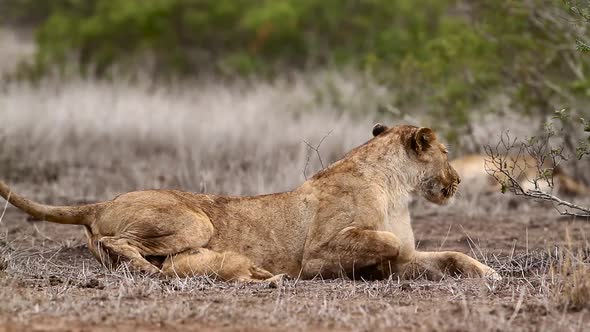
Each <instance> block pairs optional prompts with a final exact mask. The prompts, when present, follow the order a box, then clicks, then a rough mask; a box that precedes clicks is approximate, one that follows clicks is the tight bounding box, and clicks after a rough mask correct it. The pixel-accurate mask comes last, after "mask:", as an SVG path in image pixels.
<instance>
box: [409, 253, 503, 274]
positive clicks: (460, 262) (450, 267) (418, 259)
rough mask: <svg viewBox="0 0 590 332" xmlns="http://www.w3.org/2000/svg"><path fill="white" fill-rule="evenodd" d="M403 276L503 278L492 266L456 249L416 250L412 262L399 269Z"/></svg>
mask: <svg viewBox="0 0 590 332" xmlns="http://www.w3.org/2000/svg"><path fill="white" fill-rule="evenodd" d="M399 274H400V276H401V277H402V278H410V279H414V278H419V277H421V276H423V277H426V278H428V279H435V280H436V279H440V278H442V276H443V275H445V274H447V275H452V276H464V277H468V278H481V277H486V278H490V279H492V280H501V279H502V277H500V275H499V274H498V273H497V272H496V271H495V270H494V269H492V268H491V267H489V266H487V265H485V264H483V263H480V262H479V261H477V260H475V259H473V258H471V257H469V256H467V255H465V254H463V253H460V252H455V251H442V252H416V253H415V256H414V258H413V259H412V261H411V262H409V263H407V264H405V265H404V266H403V267H402V268H400V269H399Z"/></svg>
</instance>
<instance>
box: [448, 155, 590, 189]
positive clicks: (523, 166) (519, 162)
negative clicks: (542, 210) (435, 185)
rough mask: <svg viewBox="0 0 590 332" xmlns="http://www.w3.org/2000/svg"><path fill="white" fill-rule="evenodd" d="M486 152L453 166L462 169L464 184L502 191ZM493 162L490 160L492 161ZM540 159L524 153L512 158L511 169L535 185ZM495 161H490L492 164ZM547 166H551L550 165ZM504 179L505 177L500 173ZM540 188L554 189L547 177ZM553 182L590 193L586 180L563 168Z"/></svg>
mask: <svg viewBox="0 0 590 332" xmlns="http://www.w3.org/2000/svg"><path fill="white" fill-rule="evenodd" d="M488 159H489V158H488V157H487V156H484V155H479V154H471V155H466V156H463V157H461V158H457V159H454V160H452V161H451V166H453V168H454V169H455V170H456V171H457V173H459V175H460V176H461V179H462V180H463V186H469V187H470V188H477V190H478V191H480V192H483V193H491V192H500V189H501V185H500V184H499V183H498V181H496V180H495V179H494V178H493V177H492V176H491V175H490V174H488V172H487V171H486V160H488ZM488 164H489V163H488ZM536 165H537V162H536V161H535V160H534V159H533V158H532V157H530V156H521V157H519V158H517V159H516V163H515V162H514V161H512V159H511V158H508V160H507V164H506V167H507V169H509V170H510V169H514V172H513V173H514V176H515V177H517V180H518V181H519V184H520V185H521V186H522V187H523V189H524V190H528V189H534V184H533V182H532V180H533V179H534V178H535V177H536V176H537V174H538V170H537V166H536ZM492 166H493V165H491V164H489V165H488V168H490V167H492ZM545 167H550V165H546V166H545ZM500 179H502V177H501V176H500ZM538 185H539V188H540V189H541V190H544V191H551V190H552V189H551V188H550V187H549V186H548V183H547V181H545V180H540V181H538ZM553 185H554V189H555V191H556V192H557V193H559V194H561V195H570V196H571V195H580V196H583V195H590V188H588V187H587V186H586V185H584V184H583V183H581V182H579V181H576V180H575V179H573V178H572V177H570V176H569V175H567V174H566V173H565V172H564V171H563V170H562V169H561V168H559V167H558V168H556V169H555V171H554V172H553Z"/></svg>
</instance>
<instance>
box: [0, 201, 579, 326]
mask: <svg viewBox="0 0 590 332" xmlns="http://www.w3.org/2000/svg"><path fill="white" fill-rule="evenodd" d="M420 210H421V211H418V212H416V213H415V218H414V221H413V223H414V227H415V232H416V238H417V243H418V246H419V248H420V249H422V250H439V249H448V250H459V251H463V252H466V253H469V254H471V255H474V256H476V257H479V258H480V259H483V260H486V261H487V263H488V264H490V265H492V266H494V267H495V268H497V269H498V270H499V271H501V274H502V275H503V277H504V280H503V281H502V282H499V283H495V284H494V283H491V282H486V281H482V280H476V279H471V280H468V279H464V280H458V279H452V278H448V279H446V280H442V281H439V282H433V281H426V280H419V281H412V282H407V281H402V282H400V281H398V280H395V279H390V280H384V281H362V280H360V281H359V280H357V281H353V280H343V279H339V280H314V281H302V280H286V281H284V282H283V283H282V284H281V285H278V287H273V286H271V285H246V284H237V283H223V282H218V281H214V280H210V279H207V278H193V279H186V280H183V279H177V280H159V279H157V278H153V277H145V276H139V275H133V274H129V273H127V272H126V271H116V272H109V271H106V270H104V269H103V268H102V267H100V266H99V265H98V263H97V262H96V261H95V260H94V258H93V257H92V256H91V255H90V253H89V252H88V250H87V248H86V245H85V243H84V234H83V230H82V229H81V228H80V227H77V226H66V225H56V224H50V223H46V222H38V221H31V220H28V219H27V217H26V216H25V215H24V214H23V213H21V212H19V211H17V210H16V209H14V208H8V209H7V210H6V214H5V216H4V218H3V219H2V223H1V224H0V234H1V237H0V253H2V257H3V260H4V262H3V265H1V267H2V271H1V272H0V298H2V299H3V300H2V301H0V331H58V330H60V331H61V330H65V331H107V330H120V331H127V330H132V329H133V330H137V331H157V330H179V331H189V330H191V331H193V330H202V331H207V330H228V331H229V330H243V331H248V330H262V331H264V330H277V329H281V330H285V329H286V330H318V331H322V330H386V329H391V328H393V329H394V330H407V331H426V330H450V331H474V330H485V331H488V330H493V331H506V330H522V331H583V330H587V329H588V327H590V311H589V309H588V307H585V308H581V309H574V310H572V309H567V308H566V306H564V305H563V301H562V300H563V292H562V289H561V288H560V287H561V286H562V284H560V283H559V281H558V279H559V276H556V275H555V273H557V272H558V270H559V265H560V264H562V265H563V261H564V259H563V258H562V257H558V256H559V252H562V250H566V251H571V252H576V249H582V253H581V254H580V253H578V254H576V257H582V256H583V257H582V258H581V259H582V260H586V262H587V258H588V257H587V254H588V252H587V248H588V247H589V246H588V240H587V238H586V235H587V234H590V222H589V221H587V220H564V219H559V218H557V217H556V216H555V215H554V211H552V210H546V209H542V208H539V209H536V210H535V211H536V212H535V213H533V214H531V213H528V214H527V215H526V216H524V215H523V216H521V217H518V215H512V216H510V215H509V214H506V216H505V217H498V216H487V215H486V214H485V213H482V214H480V215H476V216H467V215H466V214H465V213H464V212H463V211H460V209H457V208H453V209H446V210H443V211H438V210H437V209H436V208H427V209H420ZM568 237H569V238H568ZM560 248H561V249H560ZM563 248H568V249H563ZM580 255H581V256H580ZM560 285H561V286H560Z"/></svg>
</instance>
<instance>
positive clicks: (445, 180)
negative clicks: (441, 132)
mask: <svg viewBox="0 0 590 332" xmlns="http://www.w3.org/2000/svg"><path fill="white" fill-rule="evenodd" d="M373 136H375V137H378V136H379V137H381V136H383V137H387V136H391V137H393V138H394V139H399V140H401V142H402V143H403V146H404V149H405V152H406V155H407V158H408V160H409V162H410V163H411V165H409V166H410V167H415V168H416V169H417V171H418V172H417V173H416V174H417V177H418V178H417V181H416V182H417V186H416V188H415V190H416V191H418V192H420V193H421V194H422V196H423V197H424V198H426V199H427V200H429V201H431V202H433V203H436V204H444V203H446V202H448V201H449V199H450V198H451V197H453V195H454V194H455V193H456V192H457V187H458V185H459V183H460V182H461V180H460V179H459V174H457V172H456V171H455V169H453V167H452V166H451V165H450V163H449V160H448V156H447V154H448V151H447V148H446V147H445V145H444V144H442V143H440V142H439V141H438V139H437V137H436V134H435V133H434V131H433V130H432V129H430V128H418V127H415V126H408V125H401V126H396V127H392V128H388V127H387V126H384V125H382V124H379V123H378V124H376V125H375V126H374V127H373Z"/></svg>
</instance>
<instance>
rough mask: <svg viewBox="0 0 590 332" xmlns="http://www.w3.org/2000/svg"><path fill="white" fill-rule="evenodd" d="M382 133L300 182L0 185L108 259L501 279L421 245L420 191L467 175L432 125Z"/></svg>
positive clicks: (184, 269) (222, 274)
mask: <svg viewBox="0 0 590 332" xmlns="http://www.w3.org/2000/svg"><path fill="white" fill-rule="evenodd" d="M373 136H374V138H372V139H371V140H369V141H368V142H366V143H365V144H363V145H361V146H359V147H357V148H355V149H353V150H352V151H350V152H349V153H348V154H347V155H345V156H344V157H343V158H342V159H341V160H339V161H337V162H335V163H334V164H332V165H331V166H329V167H328V168H326V169H324V170H322V171H320V172H318V173H317V174H315V175H314V176H313V178H311V179H309V180H308V181H306V182H304V183H303V184H302V185H301V186H300V187H298V188H296V189H295V190H293V191H290V192H284V193H277V194H271V195H263V196H255V197H227V196H215V195H203V194H194V193H188V192H182V191H175V190H147V191H137V192H130V193H127V194H123V195H120V196H118V197H116V198H115V199H113V200H112V201H107V202H101V203H96V204H89V205H82V206H47V205H41V204H38V203H35V202H32V201H30V200H28V199H25V198H23V197H22V196H20V195H17V194H15V193H12V192H11V191H10V189H9V188H8V187H7V186H6V184H4V183H2V182H0V195H2V197H4V198H6V199H7V200H8V201H9V202H10V203H12V204H13V205H14V206H16V207H18V208H19V209H21V210H23V211H25V212H26V213H28V214H30V215H32V216H34V217H36V218H39V219H44V220H47V221H51V222H56V223H62V224H74V225H83V226H84V227H85V229H86V235H87V237H88V248H89V249H90V251H92V253H93V254H94V256H95V257H96V258H97V259H98V260H99V261H100V262H101V263H102V264H103V265H105V266H107V267H115V266H117V265H119V264H120V263H121V262H126V263H127V264H128V266H129V267H130V268H131V269H133V270H137V271H144V272H148V273H158V274H163V275H166V276H181V277H184V276H192V275H209V276H217V277H219V278H221V279H223V280H241V281H257V280H265V279H268V278H271V277H273V276H275V275H279V274H287V275H289V276H292V277H300V278H305V279H309V278H314V277H316V276H319V277H323V278H332V277H339V276H344V275H347V276H351V277H355V271H362V270H363V269H372V270H373V273H374V272H375V271H377V272H379V273H381V276H388V275H390V274H391V273H395V274H397V275H398V276H400V277H416V276H418V275H420V274H421V275H425V276H426V277H430V278H440V277H441V276H442V275H443V274H444V273H452V274H461V275H463V276H469V277H483V276H488V277H491V278H494V279H499V278H500V277H499V275H498V274H497V273H496V272H495V271H494V270H493V269H491V268H490V267H488V266H486V265H484V264H482V263H480V262H478V261H477V260H475V259H473V258H471V257H469V256H467V255H465V254H462V253H459V252H449V251H445V252H420V251H416V250H415V245H414V234H413V232H412V226H411V224H410V212H409V210H408V203H409V201H410V197H411V195H412V194H413V193H419V194H421V195H422V196H423V197H425V198H426V199H428V200H429V201H432V202H434V203H437V204H444V203H445V202H447V201H448V200H449V199H450V198H451V197H452V196H453V195H454V194H455V191H456V190H457V185H458V184H459V182H460V180H459V176H458V175H457V173H456V172H455V170H454V169H453V168H452V167H451V166H450V164H449V162H448V160H447V150H446V148H445V146H444V145H443V144H441V143H439V141H438V140H437V138H436V135H435V133H434V132H433V131H432V130H431V129H429V128H417V127H414V126H408V125H402V126H397V127H393V128H387V127H386V126H384V125H381V124H377V125H375V127H374V128H373Z"/></svg>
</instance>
